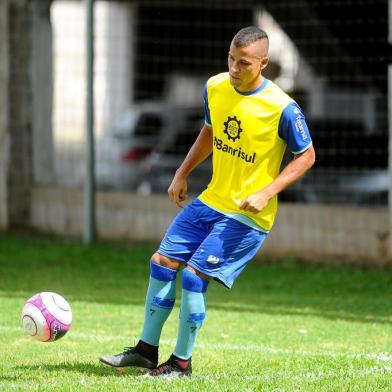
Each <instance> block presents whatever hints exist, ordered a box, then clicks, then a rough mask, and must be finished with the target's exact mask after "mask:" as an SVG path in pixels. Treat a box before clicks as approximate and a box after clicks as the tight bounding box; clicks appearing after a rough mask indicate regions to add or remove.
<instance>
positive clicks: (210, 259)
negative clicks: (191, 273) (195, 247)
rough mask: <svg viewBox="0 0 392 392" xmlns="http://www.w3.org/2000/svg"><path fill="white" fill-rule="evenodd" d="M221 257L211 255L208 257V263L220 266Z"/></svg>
mask: <svg viewBox="0 0 392 392" xmlns="http://www.w3.org/2000/svg"><path fill="white" fill-rule="evenodd" d="M219 261H220V260H219V257H216V256H213V255H209V256H208V257H207V263H210V264H218V263H219Z"/></svg>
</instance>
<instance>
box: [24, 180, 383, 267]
mask: <svg viewBox="0 0 392 392" xmlns="http://www.w3.org/2000/svg"><path fill="white" fill-rule="evenodd" d="M82 202H83V194H82V192H81V191H77V190H70V189H58V188H57V189H56V188H50V187H40V188H37V187H36V188H34V189H33V192H32V205H31V211H32V214H31V225H32V227H34V228H36V229H38V230H40V231H44V232H53V233H57V234H61V235H67V236H77V237H81V235H82V228H83V210H82V207H83V206H82ZM97 206H98V211H97V226H98V236H99V237H100V238H101V239H112V240H118V239H126V240H152V241H156V242H158V241H160V239H161V238H162V236H163V235H164V233H165V231H166V229H167V226H168V225H169V223H170V221H171V220H172V218H173V217H174V216H175V214H176V212H177V211H178V209H177V207H176V206H175V205H173V204H172V203H170V202H169V200H168V199H167V197H166V196H148V197H146V196H139V195H135V194H131V193H101V192H99V193H98V195H97ZM262 251H263V252H268V253H272V254H284V253H288V252H289V253H293V254H298V255H299V256H301V257H304V258H309V259H311V258H312V257H317V260H318V261H319V260H321V261H322V259H319V257H320V255H322V256H344V259H343V261H345V260H347V261H350V262H360V263H363V262H367V263H373V264H379V265H381V264H385V263H387V262H388V255H387V252H388V214H387V213H386V211H385V210H376V209H366V208H349V207H331V206H319V205H298V204H292V205H290V204H283V203H282V204H281V205H280V209H279V214H278V217H277V221H276V223H275V226H274V228H273V230H272V232H271V234H270V236H269V238H268V239H267V241H266V243H265V244H264V246H263V248H262ZM325 260H326V261H328V262H330V261H331V260H333V259H331V258H330V257H329V258H326V259H325ZM338 261H339V262H342V259H339V260H338Z"/></svg>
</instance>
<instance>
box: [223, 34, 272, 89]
mask: <svg viewBox="0 0 392 392" xmlns="http://www.w3.org/2000/svg"><path fill="white" fill-rule="evenodd" d="M267 51H268V43H267V41H266V40H260V41H256V42H253V43H251V44H250V45H248V46H244V47H241V48H239V47H237V46H234V45H233V44H231V45H230V50H229V57H228V66H229V74H230V83H231V84H232V85H233V86H234V87H237V88H238V89H240V90H242V91H251V90H253V89H255V88H257V87H258V86H259V84H260V82H261V79H262V76H261V71H262V70H263V69H264V68H265V67H266V66H267V64H268V57H267V53H268V52H267Z"/></svg>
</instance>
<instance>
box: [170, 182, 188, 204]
mask: <svg viewBox="0 0 392 392" xmlns="http://www.w3.org/2000/svg"><path fill="white" fill-rule="evenodd" d="M187 192H188V183H187V180H186V178H184V177H179V176H177V175H175V176H174V178H173V181H172V182H171V184H170V186H169V189H168V190H167V193H168V194H169V198H170V200H171V201H173V202H174V203H176V204H177V206H178V207H180V208H183V207H184V206H183V205H182V204H181V203H182V202H183V201H184V200H185V199H186V198H187V197H188V194H187Z"/></svg>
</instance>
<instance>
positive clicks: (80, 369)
mask: <svg viewBox="0 0 392 392" xmlns="http://www.w3.org/2000/svg"><path fill="white" fill-rule="evenodd" d="M14 369H15V370H23V371H26V372H27V371H34V372H49V373H50V372H56V373H61V372H76V373H81V374H86V375H91V376H98V377H124V376H133V377H135V376H139V377H140V376H142V375H143V374H144V372H143V371H142V370H140V369H138V368H131V367H128V368H124V369H116V368H110V367H108V366H105V365H102V364H100V363H97V364H93V363H86V362H72V363H59V364H40V365H33V366H17V367H15V368H14Z"/></svg>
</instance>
